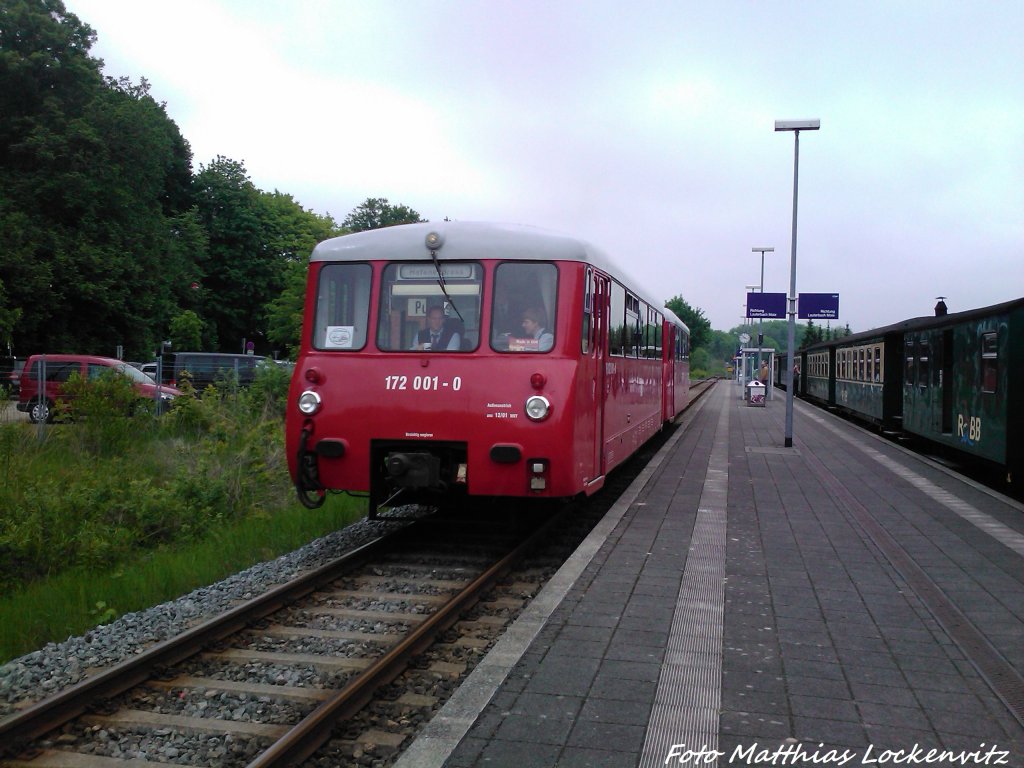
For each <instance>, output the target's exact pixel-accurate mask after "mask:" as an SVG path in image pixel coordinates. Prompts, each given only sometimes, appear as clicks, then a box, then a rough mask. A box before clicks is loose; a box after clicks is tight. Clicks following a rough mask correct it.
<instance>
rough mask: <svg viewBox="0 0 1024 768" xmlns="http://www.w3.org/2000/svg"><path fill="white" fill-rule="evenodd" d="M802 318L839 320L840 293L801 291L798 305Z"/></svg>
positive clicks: (798, 314)
mask: <svg viewBox="0 0 1024 768" xmlns="http://www.w3.org/2000/svg"><path fill="white" fill-rule="evenodd" d="M797 316H798V317H799V318H800V319H801V320H838V319H839V294H838V293H801V294H800V301H799V304H798V307H797Z"/></svg>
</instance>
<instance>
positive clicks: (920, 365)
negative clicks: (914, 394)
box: [917, 339, 931, 389]
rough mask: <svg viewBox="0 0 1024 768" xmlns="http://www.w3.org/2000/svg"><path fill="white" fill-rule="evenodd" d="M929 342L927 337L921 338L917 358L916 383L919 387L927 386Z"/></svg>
mask: <svg viewBox="0 0 1024 768" xmlns="http://www.w3.org/2000/svg"><path fill="white" fill-rule="evenodd" d="M930 353H931V352H930V344H929V342H928V339H921V344H920V347H919V352H918V358H917V384H918V386H919V387H921V389H927V388H928V376H929V373H930V365H931V363H930V360H929V356H930Z"/></svg>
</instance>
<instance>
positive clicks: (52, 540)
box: [0, 368, 298, 590]
mask: <svg viewBox="0 0 1024 768" xmlns="http://www.w3.org/2000/svg"><path fill="white" fill-rule="evenodd" d="M125 385H127V386H125ZM287 386H288V376H287V372H286V371H284V370H275V369H274V368H268V369H266V370H265V371H261V372H260V374H259V375H258V376H257V383H256V385H254V386H253V387H252V388H251V389H248V390H241V391H238V392H235V393H233V394H230V395H225V394H224V393H223V391H222V390H220V389H218V388H217V387H209V388H207V389H206V390H205V391H204V392H203V393H202V395H201V396H198V397H197V396H195V395H194V394H193V392H192V390H191V388H190V385H189V384H188V383H187V382H186V383H183V385H182V389H183V392H185V394H184V395H183V396H182V397H178V398H176V399H175V400H174V402H173V404H172V406H171V408H170V410H169V412H168V413H166V414H165V415H163V416H162V417H159V418H154V417H153V416H151V415H141V416H139V415H135V416H131V415H130V414H132V413H135V414H138V413H139V410H140V408H142V410H143V411H145V407H144V406H146V405H148V403H149V401H147V400H145V399H140V398H139V397H138V396H137V395H136V394H135V392H134V390H133V389H132V388H131V385H130V382H128V381H127V380H126V379H124V377H122V376H117V375H116V374H113V375H112V376H102V377H100V378H98V379H96V380H94V381H82V380H81V379H79V380H76V381H71V382H69V386H68V389H67V391H68V393H69V398H68V401H67V404H66V406H64V407H62V409H61V413H62V417H61V418H62V419H63V420H65V422H66V423H57V424H54V425H52V426H49V427H47V428H46V429H45V430H44V431H42V432H41V431H40V430H39V429H38V428H36V427H32V426H29V425H28V424H25V423H14V424H8V425H0V427H2V428H0V473H2V474H0V477H2V478H3V484H2V486H0V509H2V510H3V512H0V590H3V589H8V588H10V587H13V586H18V585H22V584H25V583H27V582H28V581H31V580H32V579H34V578H38V577H40V576H44V575H53V574H56V573H60V572H63V571H65V570H67V569H69V568H85V569H104V568H110V567H111V566H112V564H115V563H117V562H120V561H124V560H127V559H129V558H132V557H134V556H136V555H137V553H139V552H144V551H147V550H151V549H153V548H154V547H157V546H160V545H164V544H172V543H174V542H180V541H192V540H195V539H197V538H200V537H202V536H204V535H206V534H207V533H208V532H209V531H210V530H211V529H212V528H214V527H217V526H220V525H221V524H223V523H225V522H227V521H237V520H242V519H245V518H246V517H249V516H252V515H254V514H260V515H262V514H267V513H274V512H276V511H278V510H285V509H297V508H298V505H297V502H296V501H295V498H294V493H293V490H292V487H291V482H290V478H289V476H288V472H287V466H286V462H285V459H284V429H283V421H282V418H281V414H282V413H283V403H284V402H285V399H286V393H287ZM40 435H42V439H41V440H40V439H39V437H40Z"/></svg>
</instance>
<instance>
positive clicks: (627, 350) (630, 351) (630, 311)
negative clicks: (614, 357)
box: [622, 292, 642, 357]
mask: <svg viewBox="0 0 1024 768" xmlns="http://www.w3.org/2000/svg"><path fill="white" fill-rule="evenodd" d="M641 334H642V326H641V324H640V299H638V298H637V297H636V296H634V295H633V294H631V293H628V292H627V293H626V312H625V316H624V319H623V326H622V353H623V354H624V355H625V356H626V357H633V356H634V355H636V354H639V351H640V347H641Z"/></svg>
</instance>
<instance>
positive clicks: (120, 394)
mask: <svg viewBox="0 0 1024 768" xmlns="http://www.w3.org/2000/svg"><path fill="white" fill-rule="evenodd" d="M63 395H64V398H65V399H64V400H62V401H58V403H57V410H58V413H57V416H56V419H57V420H58V421H66V422H71V421H74V422H75V423H76V424H77V425H78V426H79V428H78V429H75V430H69V431H66V432H64V433H62V435H61V437H62V438H63V439H66V440H68V441H69V442H71V443H73V444H74V446H75V448H76V449H77V450H78V451H81V452H84V453H87V454H89V455H92V456H101V455H105V456H116V455H119V454H122V453H124V452H126V451H128V450H130V449H131V446H132V442H133V439H134V432H135V427H136V425H135V424H134V418H135V417H136V416H141V415H143V414H145V413H147V412H149V411H150V410H151V409H150V408H149V406H150V403H149V402H148V401H147V400H145V399H144V398H142V397H140V396H139V394H138V393H137V392H136V391H135V389H134V387H133V386H132V382H131V380H130V379H129V378H128V377H127V376H123V375H121V374H120V373H118V372H117V371H115V370H114V369H112V368H108V369H106V370H105V371H104V372H103V373H102V374H101V375H100V376H98V377H96V378H93V379H83V378H82V377H81V376H80V375H79V374H78V373H73V374H71V377H70V378H69V379H68V381H67V382H66V383H65V384H64V386H63Z"/></svg>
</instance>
